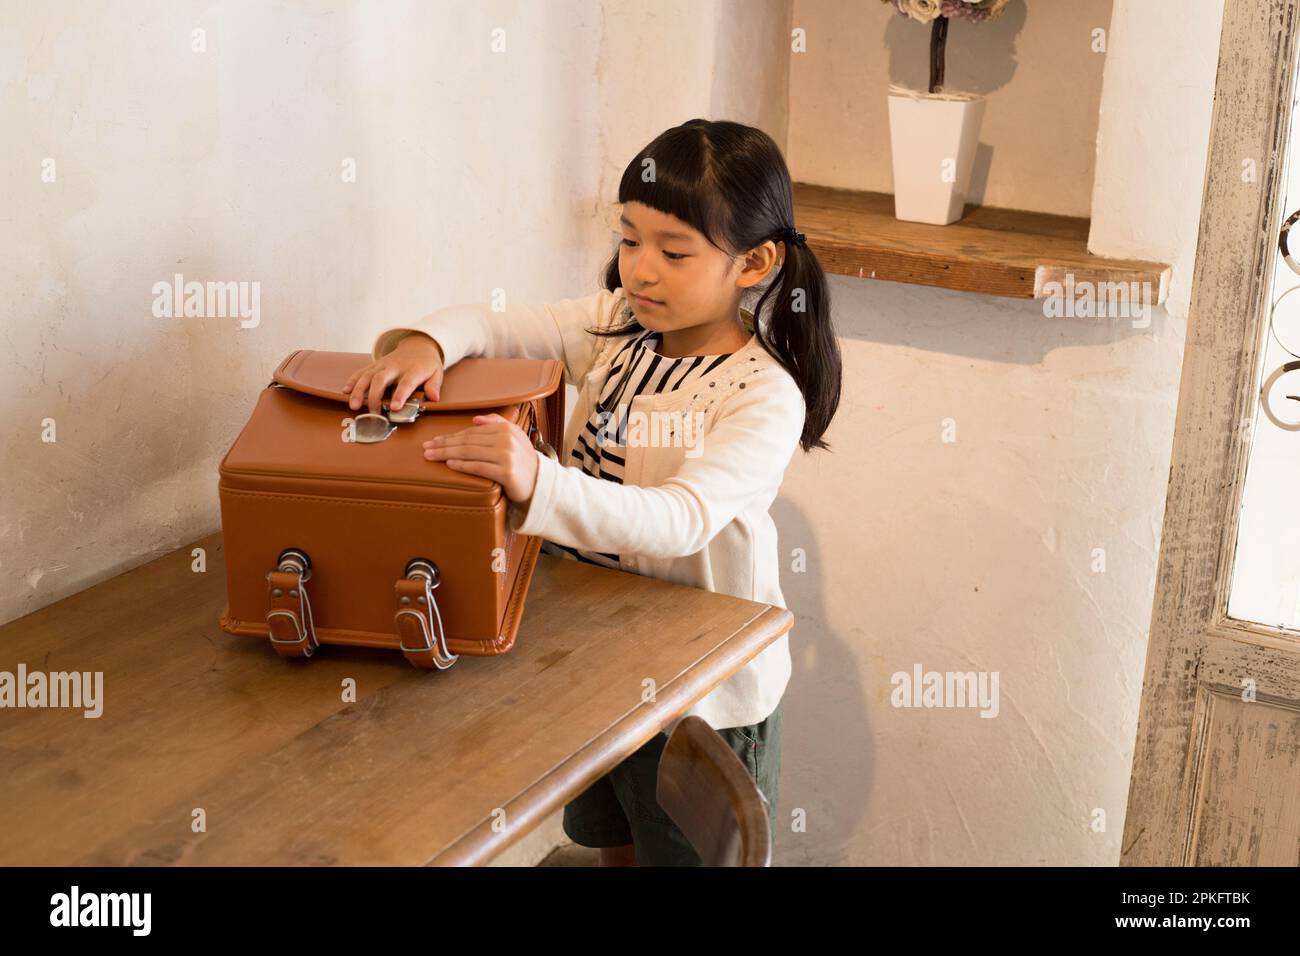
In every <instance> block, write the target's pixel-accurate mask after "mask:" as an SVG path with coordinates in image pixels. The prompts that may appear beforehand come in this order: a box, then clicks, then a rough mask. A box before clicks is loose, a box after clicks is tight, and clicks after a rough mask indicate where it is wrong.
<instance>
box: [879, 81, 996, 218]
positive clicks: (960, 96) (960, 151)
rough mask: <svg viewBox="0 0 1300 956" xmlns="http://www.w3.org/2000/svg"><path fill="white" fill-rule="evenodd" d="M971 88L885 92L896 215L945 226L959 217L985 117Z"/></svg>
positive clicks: (982, 99)
mask: <svg viewBox="0 0 1300 956" xmlns="http://www.w3.org/2000/svg"><path fill="white" fill-rule="evenodd" d="M984 103H985V99H984V97H983V96H980V95H978V94H974V93H936V94H929V93H920V92H914V91H895V90H894V89H891V90H890V93H889V146H890V152H891V153H892V155H893V162H894V218H895V219H905V220H907V221H909V222H929V223H934V224H935V225H938V226H946V225H947V224H948V223H950V222H956V221H957V220H958V219H960V218H961V214H962V207H964V206H965V205H966V194H967V191H968V190H969V188H970V177H971V168H972V166H974V164H975V149H976V147H977V146H978V145H979V134H980V124H981V122H983V119H984Z"/></svg>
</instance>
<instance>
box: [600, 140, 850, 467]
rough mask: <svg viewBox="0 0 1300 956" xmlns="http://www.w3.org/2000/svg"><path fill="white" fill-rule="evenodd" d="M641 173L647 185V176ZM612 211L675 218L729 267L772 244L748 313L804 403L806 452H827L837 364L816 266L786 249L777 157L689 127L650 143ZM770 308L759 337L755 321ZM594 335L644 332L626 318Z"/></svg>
mask: <svg viewBox="0 0 1300 956" xmlns="http://www.w3.org/2000/svg"><path fill="white" fill-rule="evenodd" d="M647 168H649V169H652V170H653V175H651V176H646V175H645V172H646V170H647ZM618 201H619V203H628V202H639V203H643V204H644V205H646V206H649V207H650V208H652V209H657V210H658V211H659V212H662V213H667V214H668V215H671V216H676V217H677V218H678V219H680V220H682V221H683V222H685V223H688V224H690V225H691V226H693V227H694V228H695V229H697V230H699V231H700V232H701V233H702V234H703V235H704V236H705V238H706V239H708V241H709V242H710V243H712V244H713V245H714V246H715V247H717V248H718V249H720V250H722V251H723V252H724V253H726V254H727V255H728V256H732V257H735V256H737V255H740V254H742V253H743V252H745V251H747V250H749V249H753V248H754V247H756V246H759V245H762V244H763V243H764V242H766V241H767V240H769V239H771V240H773V241H775V242H781V243H784V245H785V258H784V260H783V261H782V263H781V268H780V270H779V271H778V272H777V273H776V276H775V277H771V276H769V277H768V279H765V280H764V282H766V283H767V288H766V289H765V290H764V292H763V294H762V296H761V297H760V298H759V300H758V303H757V305H756V306H755V307H754V309H753V313H754V332H755V334H756V335H757V337H758V341H759V343H760V344H761V345H762V347H763V349H764V350H765V351H766V352H767V353H768V354H769V355H771V356H772V357H773V358H774V359H775V360H776V361H777V362H779V363H780V364H781V366H782V367H783V368H785V370H786V371H787V372H789V373H790V375H791V376H792V377H793V378H794V380H795V382H796V383H797V384H798V386H799V390H800V392H802V393H803V398H804V426H803V434H802V435H801V436H800V438H799V444H800V445H801V446H802V447H803V449H804V451H811V450H812V449H813V448H825V449H829V448H830V445H829V444H827V443H826V442H825V441H823V440H822V435H823V434H824V433H825V432H826V429H827V428H828V427H829V426H830V423H831V419H832V418H833V417H834V416H835V410H836V408H838V406H839V402H840V379H841V377H842V361H841V358H840V347H839V342H838V341H837V340H836V338H835V332H834V329H833V328H832V327H831V302H830V291H829V289H828V288H827V285H826V273H825V272H823V271H822V267H821V263H820V262H818V261H817V257H816V256H815V255H813V252H812V250H811V249H809V248H808V247H807V246H805V245H802V244H798V243H793V242H789V241H787V240H786V239H785V238H784V237H785V234H786V233H787V232H788V231H789V230H791V229H792V228H793V227H794V226H795V221H794V201H793V187H792V186H791V183H790V171H789V169H788V168H787V167H786V164H785V158H784V157H783V156H782V155H781V150H780V148H779V147H778V146H777V145H776V143H775V142H774V141H773V140H772V137H770V136H768V135H767V134H766V133H764V132H763V131H762V130H760V129H755V128H754V127H752V126H745V125H744V124H741V123H733V122H729V121H726V120H718V121H711V120H703V119H693V120H688V121H687V122H685V123H683V124H682V125H680V126H674V127H673V128H672V129H669V130H666V131H664V132H663V133H661V134H659V135H658V136H657V137H655V138H654V139H653V140H652V141H651V142H650V143H649V145H647V146H646V147H645V148H644V149H642V150H641V151H640V152H639V153H637V155H636V156H635V157H633V159H632V161H631V162H630V163H628V165H627V168H626V169H625V170H624V171H623V178H622V180H621V181H620V182H619V185H618ZM618 260H619V254H618V249H617V248H616V249H615V250H614V255H613V256H612V257H611V259H610V260H609V262H608V263H606V265H605V266H604V267H603V269H602V273H603V274H602V276H601V281H602V282H603V284H604V286H605V288H606V289H608V290H609V291H610V292H613V291H615V290H616V289H619V288H621V287H622V285H623V281H622V277H621V276H620V274H619V270H618ZM769 297H770V298H771V313H770V317H769V318H768V321H767V326H766V330H764V328H763V324H762V322H761V321H760V318H761V316H762V315H763V308H764V306H765V305H766V304H767V303H768V299H769ZM625 315H627V317H628V321H627V322H626V323H624V324H623V325H620V326H617V327H615V328H611V329H601V330H596V329H589V330H588V331H590V332H591V333H592V334H594V335H630V334H634V333H637V332H641V331H644V326H642V325H641V323H640V322H638V321H637V320H636V318H635V317H633V316H632V315H631V311H630V310H628V311H627V312H626V313H625Z"/></svg>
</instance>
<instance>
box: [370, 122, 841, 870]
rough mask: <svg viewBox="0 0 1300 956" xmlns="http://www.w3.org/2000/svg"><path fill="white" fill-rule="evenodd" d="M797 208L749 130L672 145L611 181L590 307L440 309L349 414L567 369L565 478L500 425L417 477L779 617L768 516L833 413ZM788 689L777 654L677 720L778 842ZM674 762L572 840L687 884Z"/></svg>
mask: <svg viewBox="0 0 1300 956" xmlns="http://www.w3.org/2000/svg"><path fill="white" fill-rule="evenodd" d="M791 192H792V190H791V184H790V174H789V172H788V170H787V169H786V164H785V160H784V159H783V158H782V156H781V152H780V150H779V149H778V148H777V145H776V143H774V142H773V141H772V139H771V138H770V137H769V136H768V135H767V134H766V133H764V132H762V131H761V130H758V129H754V128H753V127H749V126H744V125H741V124H739V123H731V122H709V121H706V120H702V119H694V120H691V121H689V122H687V123H683V124H682V125H681V126H677V127H674V128H673V129H670V130H668V131H666V132H664V133H663V134H661V135H660V136H658V137H657V138H656V139H655V140H654V141H652V142H651V143H650V144H649V145H648V146H646V147H645V148H644V149H643V150H641V152H640V153H639V154H638V155H637V156H636V157H635V158H634V159H633V160H632V162H631V163H629V164H628V166H627V169H626V170H625V171H624V173H623V179H622V181H621V183H620V184H619V192H618V200H619V202H620V203H621V204H622V216H621V223H622V228H623V240H622V243H621V246H620V247H619V249H618V252H617V253H616V255H615V256H614V257H613V258H612V259H611V260H610V261H609V263H608V264H607V266H606V267H605V273H604V276H603V280H604V289H603V290H602V291H601V292H598V293H597V294H595V295H593V296H589V297H586V298H581V299H565V300H563V301H560V302H553V303H549V304H546V305H514V306H509V307H507V308H505V309H504V310H502V311H492V310H491V309H489V308H487V307H486V306H466V305H458V306H451V307H448V308H445V309H440V310H438V311H437V312H434V313H433V314H432V315H430V316H427V317H425V318H424V319H421V320H419V321H418V322H417V323H415V325H414V326H411V327H404V328H395V329H389V330H388V331H386V332H384V333H382V334H381V335H380V336H379V338H378V340H377V341H376V342H375V346H374V350H373V353H372V354H373V357H374V359H375V361H374V363H373V364H371V365H369V366H367V367H366V368H364V369H362V370H361V371H359V372H358V373H357V374H356V375H354V376H352V379H351V380H350V381H349V382H348V384H347V387H346V390H347V391H349V392H350V393H351V397H350V405H351V407H352V408H353V409H354V410H359V409H360V408H361V406H362V404H368V406H369V409H370V410H371V411H378V410H380V407H381V405H380V403H381V402H382V400H383V397H384V394H385V392H386V391H387V389H388V388H389V387H390V386H395V387H394V388H393V393H392V402H393V403H394V404H397V405H400V404H401V403H402V402H404V401H406V399H407V398H408V397H409V396H410V395H411V394H412V393H413V392H414V391H416V390H417V389H419V388H422V387H423V388H424V389H425V392H426V394H427V395H429V396H430V397H432V398H434V399H435V400H436V398H437V395H438V389H439V386H440V385H441V384H442V379H443V372H444V369H446V368H447V367H449V366H452V365H454V364H455V363H456V362H458V361H460V359H461V358H463V357H465V356H469V355H480V356H502V357H509V356H513V357H526V358H554V359H560V360H562V361H563V362H564V367H565V377H566V380H567V381H569V382H571V383H572V384H574V385H575V386H577V387H578V388H579V390H580V391H579V395H578V401H577V406H576V408H575V409H574V411H573V414H572V417H571V418H570V419H569V424H568V427H567V428H566V430H565V441H564V446H565V447H564V448H563V449H560V450H559V451H560V453H561V454H562V455H563V457H561V458H559V459H558V460H557V459H554V458H551V457H549V456H548V455H546V454H544V453H543V452H541V451H539V450H537V449H536V448H535V447H534V446H533V444H532V442H531V441H530V440H529V438H528V436H526V435H525V434H524V432H523V430H522V429H520V428H519V427H518V426H517V425H514V424H512V423H510V422H507V421H505V420H504V419H503V418H501V417H500V416H498V415H485V416H477V417H476V418H475V419H474V422H475V424H474V425H473V427H471V428H468V429H465V430H463V431H461V432H458V433H456V434H453V435H447V436H444V437H443V438H442V439H441V440H435V441H433V442H426V443H425V451H424V455H425V457H426V458H428V459H429V460H431V461H443V462H445V463H446V464H447V465H448V467H451V468H454V469H457V470H459V471H464V472H466V473H469V474H475V475H482V476H484V477H487V478H490V479H492V480H493V481H497V482H499V483H500V484H501V485H502V487H503V489H504V492H505V495H506V497H507V498H508V499H509V501H510V502H511V504H510V506H509V510H508V515H509V521H510V525H511V527H512V528H513V529H514V530H515V531H517V532H519V533H521V534H529V535H539V536H541V537H542V538H543V550H544V551H546V552H548V553H550V554H554V555H559V556H561V557H564V558H569V559H573V560H577V561H587V562H591V563H593V564H598V565H601V566H603V567H607V568H616V569H620V570H624V571H631V572H635V573H639V574H645V575H650V576H653V577H658V578H662V579H665V580H670V581H675V582H677V583H681V584H688V585H692V586H694V587H700V588H705V589H707V590H711V591H718V592H722V593H726V594H732V595H735V596H737V597H742V598H746V599H749V600H753V601H761V602H763V603H766V604H773V605H776V606H778V607H785V601H784V598H783V597H782V594H781V588H780V580H779V565H780V559H779V555H778V551H777V537H776V528H775V526H774V525H773V523H772V519H771V516H770V515H769V514H768V508H769V507H770V505H771V503H772V501H773V499H774V498H775V497H776V494H777V490H778V489H779V487H780V485H781V480H782V476H783V475H784V472H785V468H786V466H787V465H788V464H789V462H790V459H791V457H792V455H793V454H794V451H795V449H796V447H802V448H803V449H804V451H805V452H806V451H810V450H812V449H813V448H828V447H829V446H828V445H827V444H826V442H824V441H822V435H823V433H824V432H825V431H826V428H827V426H828V425H829V424H830V421H831V418H832V417H833V416H834V414H835V410H836V406H837V405H838V404H839V396H840V352H839V345H838V343H837V342H836V339H835V335H834V332H833V329H832V327H831V319H830V299H829V294H828V292H827V288H826V279H825V275H824V274H823V272H822V269H821V266H820V264H819V263H818V262H817V259H816V257H815V256H814V255H813V254H812V252H810V251H809V250H808V248H807V247H806V246H805V245H804V241H803V236H802V235H801V234H799V233H798V232H796V231H795V229H794V214H793V209H792V200H791ZM778 244H779V249H778ZM774 269H775V270H776V271H775V274H773V270H774ZM769 280H770V281H769ZM765 282H766V287H765V289H764V291H763V293H762V295H761V296H760V297H759V300H758V303H757V306H756V308H755V309H754V310H753V312H752V313H751V312H749V311H747V310H743V309H741V308H740V301H741V296H742V293H744V292H745V290H748V289H753V288H755V287H759V286H760V284H762V283H765ZM769 301H770V309H768V311H766V312H765V310H764V307H765V306H767V305H768V304H769ZM756 315H757V316H760V317H762V318H761V319H760V322H759V324H756V323H755V319H754V316H756ZM760 325H761V327H759V326H760ZM656 413H657V414H658V415H659V416H661V417H660V418H659V419H658V421H656V420H655V417H656ZM647 416H648V418H649V420H650V424H649V427H646V426H645V423H646V421H647ZM662 416H666V418H665V417H662ZM638 421H639V423H640V424H641V427H640V428H639V429H638V427H637V426H638ZM664 421H668V422H669V423H670V424H669V425H668V428H669V429H670V432H671V436H672V437H671V440H665V439H664V438H663V428H662V427H661V423H662V422H664ZM645 434H649V435H650V436H651V438H652V440H651V441H649V442H647V441H646V440H645V439H644V438H643V437H641V438H639V437H637V436H638V435H642V436H643V435H645ZM789 676H790V651H789V642H788V634H787V635H783V636H782V637H780V638H779V639H778V640H776V641H775V642H773V643H772V644H770V645H769V646H768V647H766V648H764V650H763V651H762V652H761V653H760V654H758V656H757V657H755V658H754V659H753V660H751V661H750V662H749V663H748V664H746V665H745V666H744V667H743V668H741V669H740V670H739V671H738V672H736V674H734V675H733V676H732V677H731V678H729V679H728V680H727V681H726V682H724V683H723V684H722V685H720V686H719V687H717V688H715V689H714V690H713V691H711V692H710V693H708V694H707V695H705V696H704V697H703V698H702V699H701V700H700V701H698V702H697V703H696V704H695V705H694V706H693V707H691V708H690V710H688V711H687V712H686V713H687V714H698V715H699V716H701V717H703V718H704V719H705V720H706V721H707V722H708V723H709V724H710V726H712V727H714V728H715V729H716V730H717V731H718V732H719V733H720V734H721V736H722V737H723V738H724V739H725V740H726V741H727V742H728V743H729V744H730V745H731V747H732V748H733V749H734V750H735V752H736V753H737V754H738V755H739V756H740V757H741V759H742V760H743V761H744V763H745V765H746V767H747V768H748V769H749V771H750V773H751V774H752V775H753V776H754V778H755V780H756V781H757V783H758V785H759V787H760V789H761V790H762V792H763V794H764V796H766V798H767V800H768V805H769V808H770V812H771V818H770V824H771V826H772V827H773V832H774V831H775V823H776V805H777V795H778V793H777V777H778V774H779V770H780V756H781V751H780V739H781V723H780V722H781V707H780V705H781V699H782V695H783V694H784V692H785V687H786V683H787V681H788V680H789ZM682 716H685V715H682ZM678 719H680V718H678ZM670 729H671V728H670ZM667 740H668V733H667V731H664V732H661V733H660V734H659V735H658V736H657V737H655V738H654V739H652V740H651V741H650V742H649V743H647V744H646V745H645V746H643V747H642V748H641V749H640V750H638V751H637V752H636V753H634V754H632V756H630V757H629V758H627V759H626V760H625V761H624V762H623V763H621V764H619V765H618V766H617V767H615V768H614V769H613V770H611V771H610V772H609V773H608V774H606V775H605V776H604V777H602V778H601V779H599V780H597V781H596V782H595V783H594V784H593V785H592V786H591V787H589V788H588V789H587V790H586V791H585V792H584V793H582V794H581V795H580V796H578V797H577V798H576V799H575V800H574V801H573V802H572V803H570V804H568V805H567V806H566V807H565V808H564V829H565V832H566V833H567V834H568V835H569V837H570V838H571V839H573V840H574V842H576V843H579V844H581V845H584V846H590V847H600V848H601V862H602V865H642V866H646V865H696V866H698V865H699V863H700V860H699V857H698V856H697V855H696V853H695V852H694V850H693V849H692V848H691V846H690V844H689V843H688V842H687V840H686V838H685V837H684V836H683V834H682V833H681V831H680V830H678V828H677V827H676V826H675V825H674V824H673V823H672V821H671V820H670V819H669V818H668V817H667V815H666V814H665V813H664V812H663V810H662V809H661V808H660V806H659V803H658V801H657V799H656V798H655V786H656V778H657V773H658V767H659V757H660V755H661V754H662V752H663V748H664V745H665V744H666V743H667Z"/></svg>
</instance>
